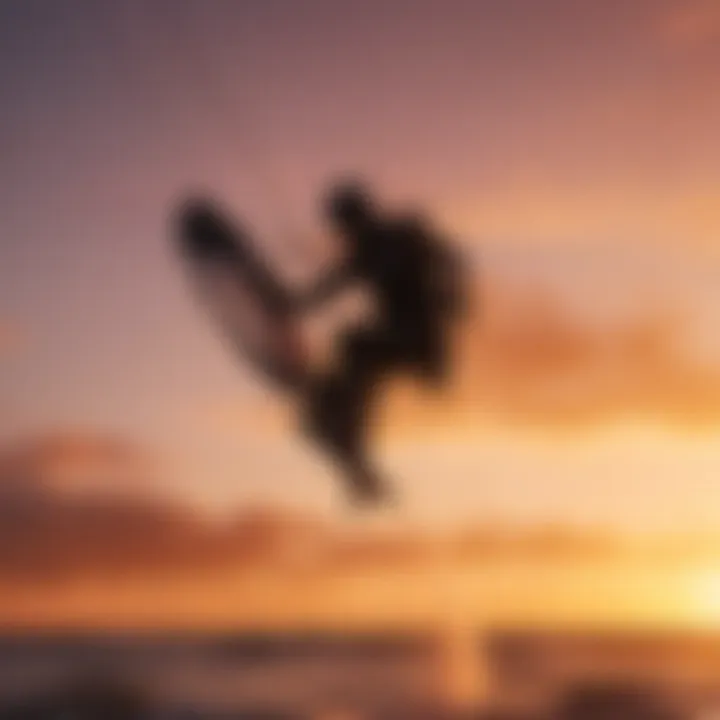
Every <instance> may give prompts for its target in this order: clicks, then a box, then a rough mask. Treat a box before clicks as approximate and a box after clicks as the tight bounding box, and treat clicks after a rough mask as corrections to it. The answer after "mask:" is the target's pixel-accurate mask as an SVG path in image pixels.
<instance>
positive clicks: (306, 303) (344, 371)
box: [294, 182, 466, 504]
mask: <svg viewBox="0 0 720 720" xmlns="http://www.w3.org/2000/svg"><path fill="white" fill-rule="evenodd" d="M324 211H325V214H326V216H327V220H328V221H329V223H330V225H331V227H332V229H333V230H334V231H335V234H336V235H337V236H338V237H339V239H341V241H343V244H344V249H345V251H346V252H345V259H344V262H342V263H340V264H339V265H338V266H337V267H335V268H334V269H332V270H331V271H330V272H329V273H328V274H327V275H325V276H323V277H321V278H320V279H319V280H318V281H317V282H316V283H315V284H314V285H313V286H312V287H310V288H309V289H308V290H307V291H305V292H302V293H300V294H299V295H298V296H297V297H296V298H295V299H294V305H295V307H294V310H295V311H296V312H301V313H302V312H307V311H309V310H311V309H313V308H315V307H317V306H318V305H320V304H322V303H324V302H325V301H327V300H329V299H330V298H332V297H333V296H334V295H335V294H336V293H338V292H339V291H341V290H343V289H344V288H345V287H346V286H347V285H348V284H350V283H354V282H356V281H359V282H361V283H363V284H364V285H365V286H366V287H367V288H368V290H369V291H370V293H371V295H372V296H373V298H374V300H375V303H376V314H375V316H374V318H373V319H372V320H371V321H365V322H364V323H363V324H361V325H360V326H357V327H354V328H351V329H350V330H349V331H346V332H345V333H344V334H343V335H342V337H341V338H340V340H339V362H338V365H337V367H336V368H334V369H333V370H332V371H330V372H326V373H323V374H320V375H318V376H315V377H312V378H311V379H310V380H309V382H308V384H307V386H306V390H305V393H304V397H303V429H304V431H305V432H306V433H307V434H308V435H309V436H310V437H311V438H312V439H313V440H314V441H315V442H317V443H319V444H320V445H321V446H322V447H323V448H324V449H325V450H326V451H330V453H331V455H332V456H333V457H334V458H335V460H336V461H338V462H339V463H340V465H341V466H342V469H343V473H344V475H345V478H346V479H347V481H348V482H349V490H350V493H351V496H352V497H353V498H354V499H355V500H356V501H358V502H361V503H370V504H374V503H378V502H382V501H383V500H384V499H387V498H388V496H389V489H388V488H387V487H386V486H385V484H384V482H383V481H382V479H381V478H380V477H379V475H378V473H377V472H376V471H375V470H374V468H372V466H371V464H370V463H369V461H368V454H367V447H366V441H367V429H368V422H369V420H370V411H371V408H372V404H373V400H374V399H375V398H376V396H377V393H378V388H379V384H380V383H381V382H382V381H384V380H385V379H387V378H388V376H389V375H392V374H394V373H411V374H418V375H419V376H420V377H421V378H424V380H425V381H427V382H428V383H434V384H439V385H440V384H442V383H443V381H444V380H445V379H446V378H447V377H448V375H449V366H450V357H449V356H450V352H449V333H450V330H451V328H452V325H453V320H454V319H455V318H457V317H458V316H459V315H460V314H461V313H462V312H463V310H464V308H465V305H466V298H465V289H464V287H463V282H462V270H463V268H462V267H461V263H460V261H459V258H458V257H457V255H456V253H455V251H454V250H453V249H452V248H451V247H449V246H448V245H447V244H446V243H444V242H442V241H441V240H440V239H439V238H438V237H437V236H436V235H435V234H434V233H433V232H432V231H431V230H430V229H429V228H428V227H427V226H426V225H425V224H424V223H423V222H422V221H421V220H420V219H419V218H415V217H394V216H391V215H389V214H387V213H385V212H383V211H382V210H381V209H380V207H379V206H378V205H377V203H376V202H375V200H374V199H373V197H372V196H371V194H370V192H369V191H368V190H367V189H366V188H365V187H364V186H363V185H362V183H359V182H343V183H340V184H338V185H336V186H334V187H332V188H331V190H330V192H329V193H328V195H327V198H326V201H325V207H324Z"/></svg>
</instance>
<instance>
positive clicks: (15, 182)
mask: <svg viewBox="0 0 720 720" xmlns="http://www.w3.org/2000/svg"><path fill="white" fill-rule="evenodd" d="M719 87H720V2H719V1H718V0H365V1H364V2H351V1H350V0H303V2H299V0H195V1H192V0H125V1H124V2H115V1H111V0H65V1H64V2H55V1H54V0H6V1H5V2H3V3H1V4H0V187H2V188H3V193H2V195H1V196H0V217H2V220H3V234H2V241H0V442H1V444H2V445H3V446H6V447H7V448H9V449H12V448H14V447H15V446H16V444H17V443H21V442H24V441H26V440H32V439H34V438H40V437H44V436H45V435H46V434H48V433H49V434H54V433H62V434H64V433H72V437H74V438H76V440H75V442H77V438H78V437H80V438H86V440H84V441H83V442H81V443H80V444H79V445H78V447H79V446H82V447H84V448H87V447H90V448H92V446H93V442H94V441H93V438H94V437H95V435H96V434H100V435H103V436H105V435H110V436H117V437H118V438H122V439H123V440H126V441H127V442H128V443H130V444H132V445H133V446H134V445H137V446H138V447H140V448H143V449H145V450H147V452H148V453H149V454H150V455H151V456H152V457H153V458H154V462H157V464H158V465H159V467H160V468H161V469H160V470H159V472H158V475H159V477H160V480H159V481H158V482H159V483H160V484H161V485H162V486H163V489H164V491H166V492H171V493H177V494H178V496H179V497H182V498H189V499H190V500H191V501H192V502H194V503H198V506H201V507H203V508H205V507H207V508H211V509H218V508H219V509H223V508H228V507H232V508H237V507H242V506H244V505H246V504H247V503H256V502H271V501H274V500H283V501H286V502H289V503H290V504H293V505H297V506H299V507H302V508H308V509H312V510H316V511H319V512H322V513H328V514H331V515H334V514H336V513H338V512H339V511H341V509H342V502H343V501H342V496H341V495H340V493H339V492H338V489H337V485H336V484H335V483H334V481H333V479H332V477H331V474H330V471H329V469H328V468H327V467H326V466H325V464H324V463H323V461H322V459H321V458H318V457H316V456H315V455H314V454H313V452H312V451H311V450H310V449H308V448H306V447H304V445H303V444H302V442H301V441H300V440H299V439H297V438H296V437H295V436H294V435H293V434H292V433H291V432H289V431H287V430H285V429H283V428H282V427H279V426H277V425H276V423H275V421H274V420H273V412H274V410H273V408H274V405H273V402H274V398H273V397H272V394H271V392H267V391H266V390H265V389H264V388H262V387H259V386H258V384H257V381H256V379H255V378H254V377H253V376H252V375H250V374H249V373H248V372H247V371H246V369H245V368H244V367H243V365H242V364H241V363H239V362H237V361H236V360H235V359H234V358H233V357H232V356H231V355H230V354H229V353H228V352H227V350H226V348H225V347H224V345H223V343H222V342H221V341H220V340H219V339H218V338H217V337H216V335H215V334H214V332H213V330H212V328H211V327H210V326H209V324H208V323H207V319H206V318H205V317H204V316H203V315H202V314H201V313H199V312H198V311H197V309H196V307H195V306H194V304H193V302H192V300H191V298H190V296H189V294H188V292H187V287H186V285H185V283H184V278H183V277H182V274H181V272H180V268H179V267H178V263H177V262H176V258H175V257H173V255H172V253H171V252H170V247H169V242H168V237H167V219H168V215H169V212H170V210H171V208H172V206H173V203H174V202H175V201H176V200H177V199H178V197H180V196H181V195H182V194H183V193H184V192H186V191H188V190H192V189H195V188H202V189H206V190H208V191H211V192H213V193H215V194H217V195H218V196H219V197H220V198H221V199H222V200H223V202H225V203H227V204H229V205H230V206H231V207H232V208H233V209H234V210H235V212H236V213H237V214H239V215H240V216H242V217H244V218H247V220H248V221H249V222H250V223H252V224H253V225H254V226H255V227H256V228H257V230H258V233H259V235H260V236H261V237H262V238H263V239H264V240H265V241H266V243H267V247H268V248H269V249H270V250H272V251H274V252H275V253H276V257H277V258H278V261H279V262H282V260H283V256H284V250H283V245H282V243H283V240H284V238H289V235H288V233H289V230H288V228H292V231H293V233H297V235H299V236H302V237H316V236H317V237H320V233H321V230H322V227H321V223H320V219H319V217H318V215H317V206H316V201H317V197H318V193H319V192H320V191H321V190H322V188H323V187H324V184H325V183H326V182H327V181H328V180H330V179H332V178H333V177H334V176H335V175H336V174H338V173H340V174H343V173H346V172H349V171H352V172H359V173H362V174H364V175H366V176H367V177H368V178H370V179H371V180H372V181H373V182H375V183H376V184H377V186H378V188H379V190H381V191H382V192H383V193H385V194H386V196H387V197H388V198H389V199H392V200H398V201H399V200H403V201H404V200H408V201H411V202H413V203H417V204H419V205H421V206H423V207H424V208H425V209H426V210H427V211H428V212H429V213H431V214H432V215H433V217H434V218H435V219H436V221H437V222H438V223H439V224H440V225H442V227H444V228H445V230H446V231H447V232H448V233H449V234H450V235H451V236H452V237H454V238H455V239H456V241H457V242H458V243H459V244H461V245H462V246H463V248H464V251H465V252H466V254H467V257H468V262H473V263H475V264H476V267H477V268H478V282H479V283H480V282H481V281H482V282H483V287H484V288H485V289H484V292H483V314H482V317H481V318H476V319H475V320H474V322H473V324H472V327H470V328H469V329H468V341H467V343H466V347H465V349H464V354H463V356H462V357H463V360H462V362H461V364H460V366H461V371H462V382H461V383H460V384H459V388H460V389H459V390H458V393H459V399H458V398H457V397H456V398H455V399H454V400H452V401H451V402H450V407H449V408H445V409H444V410H443V411H442V412H440V413H439V415H438V416H437V417H439V418H440V420H439V421H437V424H436V425H433V426H432V429H431V430H430V431H429V432H428V430H427V429H426V428H423V425H426V423H425V421H424V419H423V418H425V415H424V414H423V412H424V411H423V410H422V404H421V405H420V406H418V405H414V406H413V407H416V408H417V407H420V408H421V409H420V410H416V411H412V412H409V411H407V410H406V411H405V412H402V410H399V411H398V413H397V417H396V420H395V421H394V422H395V423H396V425H397V427H395V432H390V433H389V434H388V436H387V439H386V441H383V443H382V444H381V446H380V447H379V450H378V453H379V456H380V457H381V462H382V464H383V466H384V467H386V468H387V470H388V472H389V473H390V475H391V476H392V477H393V478H396V479H397V481H398V483H399V486H400V490H401V493H402V495H403V496H404V497H405V499H406V508H407V512H408V514H409V515H410V516H412V517H419V518H423V519H426V518H427V519H432V520H456V519H463V520H467V519H470V518H488V517H489V518H495V517H501V518H510V519H518V518H520V519H527V518H533V519H538V518H539V519H561V520H569V521H575V522H582V521H592V522H603V523H604V522H610V523H622V524H624V525H628V524H629V525H639V526H642V527H646V526H657V525H662V526H668V525H669V526H675V527H682V528H694V527H698V526H700V525H706V526H712V525H714V524H716V523H717V516H718V510H720V443H718V439H719V438H718V435H720V344H719V343H718V340H717V326H718V321H719V320H720V282H719V281H720V134H719V133H718V128H720V92H719V91H718V88H719ZM285 259H286V260H287V258H285ZM480 271H481V272H480ZM415 402H416V403H417V401H415ZM430 414H432V413H430ZM265 418H268V420H267V422H266V421H265ZM429 422H430V420H428V423H429ZM392 424H393V423H392V422H390V425H392ZM580 431H581V432H580ZM83 443H84V444H83ZM8 452H10V450H8ZM83 452H84V451H83ZM83 452H78V453H77V455H78V456H80V464H82V462H84V460H83ZM70 454H71V455H72V453H70ZM89 455H92V452H89ZM1 460H2V458H1V457H0V469H1V468H2V467H3V463H2V462H1ZM1 482H3V478H2V477H1V476H0V483H1Z"/></svg>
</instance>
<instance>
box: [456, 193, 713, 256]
mask: <svg viewBox="0 0 720 720" xmlns="http://www.w3.org/2000/svg"><path fill="white" fill-rule="evenodd" d="M670 184H671V185H673V184H672V183H670ZM718 197H720V186H719V185H717V184H712V183H700V184H695V185H693V184H692V183H687V182H685V183H681V184H679V185H676V186H672V187H668V188H657V187H655V188H653V187H651V184H649V183H648V184H645V185H644V186H641V185H640V184H639V183H638V184H636V185H633V184H632V183H629V182H625V183H622V182H614V183H608V184H607V185H606V186H602V185H597V184H593V185H591V186H586V187H584V188H582V189H579V188H577V187H567V186H565V185H564V184H562V186H561V187H558V188H557V189H556V190H554V191H553V190H542V189H538V188H534V187H532V186H530V185H527V186H523V187H517V188H512V187H509V188H507V189H506V190H505V191H502V190H500V191H498V192H496V193H491V194H489V195H486V196H484V197H481V198H473V199H472V200H468V201H467V202H466V203H465V204H462V203H461V204H458V203H457V202H454V203H452V204H448V206H447V207H446V208H444V213H445V215H446V216H447V217H448V219H449V220H450V222H451V223H452V225H453V226H454V227H455V228H456V229H457V231H458V232H460V233H462V234H464V235H467V236H469V237H485V238H503V239H510V240H513V239H514V240H518V241H520V242H522V243H527V242H535V241H542V242H546V241H548V240H552V241H558V240H560V241H570V242H584V241H591V242H595V241H597V240H598V239H602V240H603V241H606V240H607V239H608V238H621V239H633V240H642V241H649V242H663V243H668V244H682V245H683V246H685V245H687V243H692V244H695V245H697V246H699V247H707V248H717V247H718V238H720V204H719V203H718Z"/></svg>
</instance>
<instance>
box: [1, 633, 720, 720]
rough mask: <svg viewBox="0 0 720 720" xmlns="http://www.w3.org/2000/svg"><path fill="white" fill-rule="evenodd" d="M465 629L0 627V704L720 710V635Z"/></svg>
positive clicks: (623, 717)
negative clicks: (6, 631) (455, 633)
mask: <svg viewBox="0 0 720 720" xmlns="http://www.w3.org/2000/svg"><path fill="white" fill-rule="evenodd" d="M465 640H466V641H467V642H465V643H464V644H463V647H462V652H452V651H451V652H449V653H448V648H447V646H444V645H443V644H442V643H438V642H437V639H436V638H430V637H419V636H394V635H388V634H385V635H372V636H371V635H361V636H352V637H349V636H344V637H339V636H323V635H283V634H275V635H271V634H265V635H248V634H225V635H213V636H203V635H176V636H168V635H164V636H148V635H144V636H138V635H124V636H109V635H103V636H99V635H86V636H82V635H63V636H61V635H54V636H42V635H35V636H29V635H6V636H4V637H0V718H5V717H7V718H11V717H12V718H15V717H18V718H20V717H22V718H30V717H32V718H45V717H47V718H58V719H59V718H63V719H64V720H67V719H68V718H76V720H84V719H85V718H102V719H103V720H105V718H107V720H112V718H118V719H120V718H147V719H148V720H161V719H167V720H173V719H175V718H197V719H198V720H200V719H201V718H208V719H211V718H218V719H219V718H228V719H230V718H258V719H259V718H274V717H277V718H294V717H297V718H308V719H310V718H313V719H317V720H320V718H327V719H328V720H329V719H330V718H333V719H338V720H339V718H358V719H359V718H368V719H370V718H388V720H389V719H390V718H426V717H456V716H462V717H466V716H467V712H468V711H469V710H472V713H473V717H480V716H481V715H480V714H479V713H480V709H481V708H483V707H484V708H490V707H494V708H496V714H495V715H493V717H498V715H497V712H500V710H498V708H500V709H502V712H503V713H505V715H502V714H501V715H499V716H500V717H503V716H506V717H525V718H542V720H555V718H558V719H559V720H606V719H607V720H634V718H638V719H639V718H644V720H673V719H674V718H677V720H717V718H718V717H720V714H718V711H720V639H719V638H713V637H683V638H680V637H649V638H648V637H631V636H627V637H609V636H594V637H588V636H560V635H553V634H546V635H543V636H534V635H523V634H517V633H516V634H512V633H497V634H496V635H494V636H492V637H489V638H488V637H487V636H485V637H481V636H479V635H478V636H471V637H468V638H465ZM459 680H462V683H459V682H458V681H459ZM458 687H461V688H462V689H463V692H461V693H459V694H458V692H457V690H458ZM473 690H477V693H476V694H474V693H473ZM463 693H464V694H463ZM613 703H614V704H613ZM633 703H635V704H638V703H640V704H642V705H648V704H649V705H652V706H653V707H655V706H657V707H658V708H662V711H663V712H664V713H665V714H662V713H660V710H657V712H655V711H654V712H655V714H652V713H650V711H649V710H647V708H646V709H645V710H643V711H642V712H644V713H645V714H642V713H641V712H640V710H638V711H637V713H636V714H633V713H634V712H635V711H631V710H630V709H628V708H629V707H631V706H633ZM619 706H622V707H623V708H625V709H624V710H622V711H618V710H617V707H619ZM561 707H564V708H565V709H562V710H560V709H557V708H561ZM589 707H590V708H591V710H588V708H589ZM598 707H600V708H601V710H602V708H605V709H604V710H602V712H605V714H604V715H603V714H597V712H596V710H597V708H598ZM592 708H595V709H594V710H592ZM83 713H84V714H83ZM593 713H594V714H593Z"/></svg>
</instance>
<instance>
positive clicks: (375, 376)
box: [305, 330, 394, 502]
mask: <svg viewBox="0 0 720 720" xmlns="http://www.w3.org/2000/svg"><path fill="white" fill-rule="evenodd" d="M344 346H345V347H344V351H343V354H342V360H341V365H340V368H339V369H338V371H337V372H336V373H334V374H332V375H329V376H325V377H320V378H317V379H316V380H315V381H314V383H313V384H312V385H311V386H310V388H309V391H308V395H307V398H306V415H305V428H306V431H307V432H308V433H309V434H310V435H311V436H312V437H313V439H314V440H315V441H316V442H319V443H320V444H321V446H322V447H323V448H324V449H325V450H328V451H330V453H331V455H332V457H333V459H334V460H335V461H336V462H337V463H339V464H340V465H341V467H342V470H343V474H344V476H345V477H346V478H347V480H348V481H349V483H350V490H351V491H352V493H353V496H354V497H355V499H356V500H360V501H366V502H367V501H370V502H375V501H379V500H381V499H383V497H385V496H386V495H387V492H386V490H385V489H384V484H383V482H382V481H381V479H380V477H379V476H378V474H377V473H376V472H375V471H374V470H373V468H372V467H371V465H370V463H369V462H368V459H367V440H368V433H369V421H370V417H371V414H370V410H371V406H372V401H373V400H374V398H375V397H376V395H377V392H378V386H379V384H380V382H381V380H382V379H383V378H384V376H385V375H386V373H387V372H388V371H389V370H390V369H391V366H392V361H393V359H394V354H393V353H392V352H391V344H390V343H389V342H388V340H387V337H386V336H384V335H383V334H381V333H379V332H377V331H375V330H360V331H355V332H353V333H351V334H349V335H348V336H347V337H346V339H345V342H344Z"/></svg>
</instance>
